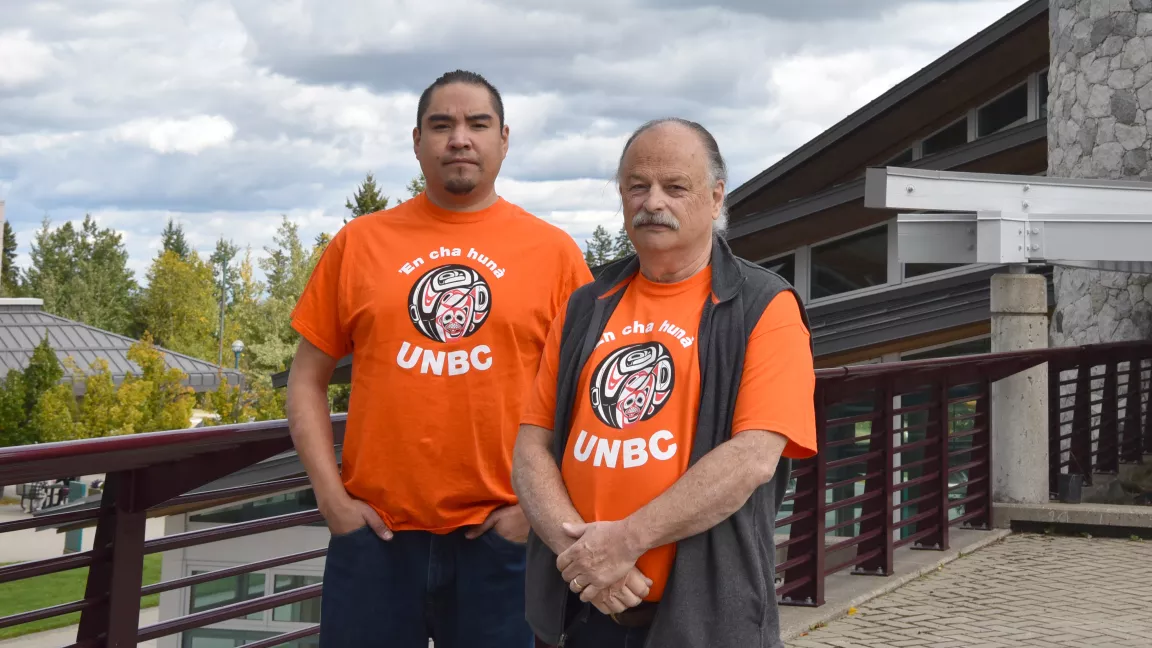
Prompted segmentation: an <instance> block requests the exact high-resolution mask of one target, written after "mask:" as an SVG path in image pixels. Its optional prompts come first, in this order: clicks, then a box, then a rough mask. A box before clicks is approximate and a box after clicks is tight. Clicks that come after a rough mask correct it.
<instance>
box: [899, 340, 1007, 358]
mask: <svg viewBox="0 0 1152 648" xmlns="http://www.w3.org/2000/svg"><path fill="white" fill-rule="evenodd" d="M979 353H992V338H990V337H983V338H979V339H976V340H968V341H966V342H957V343H955V344H949V345H948V346H943V347H940V348H938V349H932V350H930V351H913V352H910V353H902V354H900V359H901V360H928V359H930V358H951V357H954V356H964V355H975V354H979Z"/></svg>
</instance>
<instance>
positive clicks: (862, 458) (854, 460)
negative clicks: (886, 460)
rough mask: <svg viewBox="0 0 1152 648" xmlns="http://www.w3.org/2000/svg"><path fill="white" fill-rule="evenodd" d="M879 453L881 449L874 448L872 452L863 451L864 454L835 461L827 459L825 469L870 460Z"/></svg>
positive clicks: (881, 452)
mask: <svg viewBox="0 0 1152 648" xmlns="http://www.w3.org/2000/svg"><path fill="white" fill-rule="evenodd" d="M881 454H883V451H882V450H875V451H873V452H865V453H864V454H862V455H859V456H856V457H847V458H845V459H837V460H836V461H829V462H828V463H827V464H825V469H826V470H833V469H835V468H842V467H844V466H851V465H852V464H858V463H863V462H865V461H871V460H872V459H876V458H877V457H879V456H880V455H881Z"/></svg>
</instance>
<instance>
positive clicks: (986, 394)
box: [964, 378, 993, 530]
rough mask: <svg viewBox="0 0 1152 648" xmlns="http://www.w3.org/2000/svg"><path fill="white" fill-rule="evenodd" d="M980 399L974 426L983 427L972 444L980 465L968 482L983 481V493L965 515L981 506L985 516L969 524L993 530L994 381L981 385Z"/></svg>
mask: <svg viewBox="0 0 1152 648" xmlns="http://www.w3.org/2000/svg"><path fill="white" fill-rule="evenodd" d="M980 393H981V394H982V395H981V396H980V399H979V400H977V401H976V419H975V420H974V421H973V422H972V425H973V427H974V428H976V429H980V427H979V426H981V425H982V426H983V429H982V430H981V431H980V433H979V434H974V435H972V444H973V445H976V444H979V445H980V446H981V449H980V450H977V451H975V452H973V453H972V461H979V462H980V463H979V464H978V465H977V466H976V467H975V468H973V469H972V470H970V471H968V481H969V482H972V481H973V480H974V479H982V482H981V483H982V484H983V488H984V490H983V491H980V493H981V495H983V497H981V498H980V499H979V500H978V501H975V502H972V503H970V504H968V505H967V506H965V508H964V513H965V514H967V513H968V508H967V507H968V506H979V507H980V508H981V510H982V511H983V514H982V515H980V516H977V517H975V518H972V519H971V520H969V521H968V522H969V524H971V525H972V526H973V527H976V528H978V529H984V530H987V529H991V528H992V474H993V473H992V416H991V413H992V406H991V403H992V381H991V380H988V378H984V379H983V380H982V381H981V384H980ZM967 494H968V495H969V496H971V495H972V487H971V486H969V487H968V493H967Z"/></svg>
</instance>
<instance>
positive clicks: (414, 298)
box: [408, 264, 492, 342]
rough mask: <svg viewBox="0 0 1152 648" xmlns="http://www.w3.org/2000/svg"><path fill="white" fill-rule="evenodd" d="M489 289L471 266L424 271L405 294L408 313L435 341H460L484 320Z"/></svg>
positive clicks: (452, 265) (489, 310)
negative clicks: (406, 295) (406, 294)
mask: <svg viewBox="0 0 1152 648" xmlns="http://www.w3.org/2000/svg"><path fill="white" fill-rule="evenodd" d="M491 310H492V291H491V290H490V289H489V288H488V283H487V282H486V281H484V278H483V277H481V276H480V273H479V272H476V271H475V270H473V269H472V268H469V267H468V266H464V265H458V264H451V265H442V266H439V267H436V268H432V269H431V270H429V271H428V272H426V273H424V275H423V276H421V277H420V278H419V279H418V280H417V281H416V283H415V284H414V285H413V286H412V291H411V292H409V293H408V315H409V317H411V318H412V323H413V324H414V325H415V326H416V330H418V331H420V332H421V333H423V334H424V336H425V337H427V338H429V339H432V340H435V341H437V342H453V341H456V340H462V339H464V338H466V337H468V336H470V335H472V334H473V333H475V332H476V331H478V330H480V327H481V326H482V325H483V324H484V321H485V320H486V319H488V314H489V313H490V312H491Z"/></svg>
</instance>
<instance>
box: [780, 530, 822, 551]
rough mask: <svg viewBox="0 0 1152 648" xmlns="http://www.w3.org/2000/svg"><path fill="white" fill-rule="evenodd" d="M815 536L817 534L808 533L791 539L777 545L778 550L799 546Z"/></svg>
mask: <svg viewBox="0 0 1152 648" xmlns="http://www.w3.org/2000/svg"><path fill="white" fill-rule="evenodd" d="M815 535H816V534H815V533H813V532H808V533H803V534H800V535H798V536H796V537H795V538H793V537H789V538H788V539H787V540H785V541H784V542H781V543H780V544H778V545H776V548H777V549H787V548H788V547H791V546H792V545H794V544H799V543H801V542H804V541H805V540H808V539H810V538H812V537H813V536H815Z"/></svg>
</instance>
